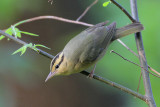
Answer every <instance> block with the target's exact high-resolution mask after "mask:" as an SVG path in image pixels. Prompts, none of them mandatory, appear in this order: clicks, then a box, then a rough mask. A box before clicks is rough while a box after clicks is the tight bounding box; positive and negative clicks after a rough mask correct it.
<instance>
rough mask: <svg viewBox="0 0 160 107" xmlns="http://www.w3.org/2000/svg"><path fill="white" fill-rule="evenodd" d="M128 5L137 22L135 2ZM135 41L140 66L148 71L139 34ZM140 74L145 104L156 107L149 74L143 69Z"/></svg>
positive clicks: (131, 0)
mask: <svg viewBox="0 0 160 107" xmlns="http://www.w3.org/2000/svg"><path fill="white" fill-rule="evenodd" d="M130 5H131V12H132V16H133V18H135V19H136V21H139V18H138V10H137V0H130ZM135 40H136V45H137V51H138V54H139V60H140V64H141V66H142V67H143V68H145V69H147V70H148V65H147V60H146V56H145V52H144V46H143V40H142V34H141V32H138V33H135ZM141 72H142V77H143V83H144V88H145V95H146V97H147V99H148V101H147V103H148V105H149V106H150V107H156V103H155V101H154V98H153V93H152V88H151V83H150V78H149V73H148V72H146V70H144V69H141Z"/></svg>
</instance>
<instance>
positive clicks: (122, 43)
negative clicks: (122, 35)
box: [117, 39, 138, 57]
mask: <svg viewBox="0 0 160 107" xmlns="http://www.w3.org/2000/svg"><path fill="white" fill-rule="evenodd" d="M117 41H118V42H119V43H120V44H121V45H123V46H124V47H125V48H126V49H128V50H129V51H130V52H131V53H133V54H134V55H135V56H137V57H138V55H137V54H136V53H135V52H134V51H132V50H131V49H130V48H129V47H128V46H127V45H126V44H125V43H124V42H122V41H121V40H120V39H117Z"/></svg>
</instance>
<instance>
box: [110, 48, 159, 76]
mask: <svg viewBox="0 0 160 107" xmlns="http://www.w3.org/2000/svg"><path fill="white" fill-rule="evenodd" d="M110 52H111V53H112V52H113V53H115V54H116V55H118V56H120V57H121V58H122V59H124V60H126V61H128V62H130V63H132V64H134V65H136V66H139V67H141V68H142V69H144V70H145V71H147V72H148V73H150V74H152V75H153V76H156V77H158V78H160V76H157V75H155V74H153V73H152V72H149V71H148V70H147V69H145V68H144V67H142V66H140V65H138V64H137V63H135V62H133V61H130V60H128V59H126V58H125V57H123V56H122V55H120V54H118V53H117V52H115V51H113V50H111V51H110Z"/></svg>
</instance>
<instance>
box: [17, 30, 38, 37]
mask: <svg viewBox="0 0 160 107" xmlns="http://www.w3.org/2000/svg"><path fill="white" fill-rule="evenodd" d="M20 32H21V33H23V34H26V35H31V36H39V35H37V34H34V33H30V32H24V31H20Z"/></svg>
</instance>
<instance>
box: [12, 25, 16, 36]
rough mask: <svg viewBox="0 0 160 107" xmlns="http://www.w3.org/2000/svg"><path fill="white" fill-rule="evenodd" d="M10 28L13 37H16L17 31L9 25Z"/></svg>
mask: <svg viewBox="0 0 160 107" xmlns="http://www.w3.org/2000/svg"><path fill="white" fill-rule="evenodd" d="M11 29H12V33H13V35H14V37H15V38H17V32H16V29H15V27H14V26H11Z"/></svg>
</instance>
